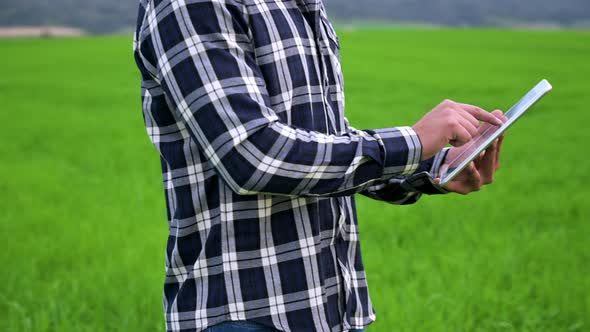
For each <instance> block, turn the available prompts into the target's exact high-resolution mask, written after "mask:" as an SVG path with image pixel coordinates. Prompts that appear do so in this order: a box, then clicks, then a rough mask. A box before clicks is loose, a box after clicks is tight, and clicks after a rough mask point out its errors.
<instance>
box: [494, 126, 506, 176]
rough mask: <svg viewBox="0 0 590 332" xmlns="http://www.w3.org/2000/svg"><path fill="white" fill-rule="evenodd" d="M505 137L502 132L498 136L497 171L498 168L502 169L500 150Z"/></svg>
mask: <svg viewBox="0 0 590 332" xmlns="http://www.w3.org/2000/svg"><path fill="white" fill-rule="evenodd" d="M504 137H505V136H504V134H502V135H500V137H499V138H498V146H497V148H496V160H495V161H494V165H495V167H494V170H495V171H498V169H500V151H501V150H502V143H504Z"/></svg>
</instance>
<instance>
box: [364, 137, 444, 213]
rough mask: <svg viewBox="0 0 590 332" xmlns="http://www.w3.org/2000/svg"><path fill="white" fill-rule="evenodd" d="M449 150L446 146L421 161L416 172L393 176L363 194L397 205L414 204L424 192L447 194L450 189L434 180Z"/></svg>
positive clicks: (438, 175) (438, 174)
mask: <svg viewBox="0 0 590 332" xmlns="http://www.w3.org/2000/svg"><path fill="white" fill-rule="evenodd" d="M448 151H449V149H448V148H445V149H443V150H442V151H440V152H439V153H437V154H436V155H435V156H434V157H432V158H430V159H428V160H425V161H423V162H421V163H420V166H419V167H418V170H416V172H415V173H414V174H411V175H408V176H396V177H393V178H391V179H389V180H387V181H383V182H382V183H379V184H375V185H373V186H370V187H369V188H367V189H366V190H363V191H362V192H361V194H362V195H365V196H367V197H370V198H372V199H375V200H379V201H384V202H387V203H391V204H395V205H408V204H414V203H416V202H417V201H418V200H419V199H420V197H422V195H423V194H428V195H439V194H447V193H448V191H446V190H444V189H443V188H441V187H439V186H437V185H434V183H433V181H432V180H433V179H436V178H437V177H440V167H441V166H442V164H443V163H444V161H445V158H446V156H447V153H448Z"/></svg>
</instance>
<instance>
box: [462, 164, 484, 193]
mask: <svg viewBox="0 0 590 332" xmlns="http://www.w3.org/2000/svg"><path fill="white" fill-rule="evenodd" d="M465 175H466V178H467V183H468V184H469V187H470V188H471V190H472V191H479V190H481V175H480V173H479V172H478V170H477V168H476V167H475V163H473V162H471V163H469V166H467V168H466V169H465Z"/></svg>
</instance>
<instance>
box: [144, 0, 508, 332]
mask: <svg viewBox="0 0 590 332" xmlns="http://www.w3.org/2000/svg"><path fill="white" fill-rule="evenodd" d="M135 57H136V62H137V64H138V66H139V69H140V71H141V74H142V78H143V80H142V94H143V114H144V120H145V124H146V127H147V131H148V134H149V136H150V138H151V140H152V142H153V144H154V145H155V147H156V148H157V149H158V151H159V153H160V156H161V165H162V172H163V181H164V186H165V194H166V203H167V211H168V220H169V229H170V236H169V238H168V246H167V259H166V281H165V286H164V307H165V312H166V315H165V316H166V324H167V325H166V326H167V330H169V331H202V330H207V331H276V330H280V331H349V330H359V329H363V328H365V327H366V326H367V325H368V324H369V323H371V322H372V321H373V320H374V319H375V314H374V312H373V307H372V305H371V302H370V298H369V293H368V289H367V282H366V279H365V273H364V270H363V264H362V260H361V256H360V249H359V243H358V230H357V220H356V211H355V205H354V197H353V195H354V194H355V193H360V194H363V195H367V196H370V197H372V198H375V199H378V200H383V201H386V202H390V203H395V204H410V203H414V202H416V201H417V200H418V198H419V197H420V195H421V194H422V193H430V194H434V193H443V192H446V191H454V192H460V193H463V194H466V193H468V192H471V191H476V190H479V189H480V188H481V186H482V184H486V183H489V182H491V178H492V176H493V174H494V172H495V170H496V168H497V159H498V150H499V143H498V142H497V143H495V144H494V146H493V147H491V148H490V149H488V150H487V151H486V153H485V155H483V156H482V157H481V158H480V160H478V162H477V163H474V164H472V165H471V166H470V167H469V168H468V169H467V170H466V171H464V172H463V174H461V176H460V177H458V179H457V180H456V181H454V182H453V183H451V184H449V185H448V186H447V187H446V188H445V189H446V190H445V191H441V190H438V189H437V187H436V186H433V185H432V181H425V175H426V176H428V177H430V176H433V177H436V176H437V173H438V169H439V168H440V166H441V163H442V162H443V161H444V159H445V157H446V154H447V153H456V152H455V150H453V149H451V150H450V152H449V150H447V149H443V148H444V147H445V146H446V145H447V144H452V145H455V146H459V145H462V144H464V143H465V142H468V141H469V140H470V139H471V138H472V137H473V136H474V135H476V134H477V133H478V130H480V128H481V126H480V122H479V120H482V121H484V122H489V123H492V124H498V123H501V122H500V120H499V119H501V118H502V115H501V112H496V113H495V114H494V115H493V114H491V113H488V112H485V111H483V110H481V109H480V108H478V107H475V106H470V105H466V104H459V103H455V102H452V101H445V102H443V103H442V104H441V105H439V106H438V107H436V108H435V109H434V110H432V111H431V112H430V113H428V114H427V115H426V116H424V118H422V119H421V120H420V121H419V122H418V123H417V124H415V125H414V126H413V127H388V128H383V129H374V130H364V131H361V130H357V129H354V128H352V127H351V126H350V125H349V124H348V121H347V120H346V118H345V116H344V94H343V78H342V72H341V68H340V61H339V41H338V38H337V36H336V34H335V32H334V30H333V28H332V26H331V24H330V23H329V21H328V19H327V17H326V14H325V9H324V6H323V4H322V2H321V1H316V0H288V1H278V0H277V1H274V0H142V1H141V6H140V10H139V19H138V25H137V31H136V35H135ZM384 114H388V113H384ZM384 122H386V123H388V124H391V123H392V122H394V119H387V118H384Z"/></svg>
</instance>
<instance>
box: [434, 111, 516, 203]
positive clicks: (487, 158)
mask: <svg viewBox="0 0 590 332" xmlns="http://www.w3.org/2000/svg"><path fill="white" fill-rule="evenodd" d="M492 114H493V115H494V116H496V117H497V118H498V119H500V120H502V122H506V121H508V118H506V117H505V116H504V115H503V114H502V111H498V110H497V111H494V112H492ZM489 126H490V125H489V124H484V125H482V126H481V127H480V130H479V131H480V132H483V131H484V130H486V128H488V127H489ZM503 141H504V134H502V135H501V136H500V137H499V138H498V139H497V140H495V141H494V143H492V145H490V146H489V147H488V148H487V149H486V150H485V151H484V152H482V154H481V155H480V156H479V157H477V158H476V159H475V160H474V161H472V162H471V163H470V164H469V166H467V167H466V168H465V169H464V170H463V171H462V172H461V173H459V175H457V177H456V178H454V179H453V180H452V181H451V182H449V183H448V184H447V185H446V186H444V189H445V190H447V191H450V192H455V193H459V194H463V195H467V194H469V193H470V192H474V191H479V190H481V188H482V187H483V186H484V185H488V184H491V183H492V182H494V175H495V173H496V172H497V171H498V169H499V168H500V149H501V147H502V142H503ZM459 153H461V148H451V149H450V150H449V152H448V155H447V158H446V159H447V160H453V159H454V157H455V156H457V155H458V154H459ZM443 167H444V166H443ZM435 181H437V182H440V179H436V180H435Z"/></svg>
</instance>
